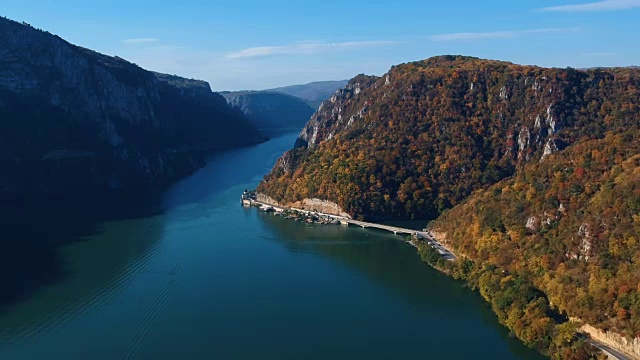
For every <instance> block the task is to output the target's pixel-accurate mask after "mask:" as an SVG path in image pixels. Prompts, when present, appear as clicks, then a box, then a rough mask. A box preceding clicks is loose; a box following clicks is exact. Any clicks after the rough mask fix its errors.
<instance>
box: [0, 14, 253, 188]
mask: <svg viewBox="0 0 640 360" xmlns="http://www.w3.org/2000/svg"><path fill="white" fill-rule="evenodd" d="M261 139H262V137H261V135H260V134H259V133H258V132H257V130H256V129H255V128H254V127H253V126H252V125H250V123H249V122H248V120H247V119H246V118H245V117H244V116H243V115H242V114H241V113H239V112H238V111H236V110H233V109H231V108H230V107H228V106H227V105H226V102H225V100H224V99H223V98H222V97H221V96H220V95H218V94H215V93H213V92H211V90H210V88H209V85H208V84H207V83H206V82H202V81H196V80H189V79H182V78H179V77H175V76H168V75H162V74H156V73H152V72H149V71H146V70H144V69H142V68H140V67H138V66H137V65H135V64H132V63H129V62H127V61H125V60H123V59H121V58H118V57H110V56H106V55H103V54H99V53H96V52H94V51H91V50H88V49H84V48H81V47H78V46H75V45H72V44H70V43H68V42H66V41H65V40H63V39H61V38H59V37H57V36H54V35H52V34H49V33H47V32H43V31H40V30H36V29H34V28H32V27H30V26H28V25H26V24H20V23H17V22H14V21H11V20H7V19H4V18H0V166H2V169H3V173H4V174H5V175H3V176H2V177H0V194H1V195H6V194H23V193H50V192H76V191H82V190H87V191H89V190H91V191H93V190H97V191H100V190H105V189H109V188H132V187H146V186H150V185H164V184H167V183H169V182H171V181H174V180H176V179H178V178H180V177H182V176H185V175H187V174H189V173H191V172H193V171H194V170H196V169H198V168H199V167H201V166H202V165H203V164H204V153H205V152H206V151H211V150H214V149H217V148H223V147H228V146H237V145H243V144H249V143H255V142H257V141H259V140H261Z"/></svg>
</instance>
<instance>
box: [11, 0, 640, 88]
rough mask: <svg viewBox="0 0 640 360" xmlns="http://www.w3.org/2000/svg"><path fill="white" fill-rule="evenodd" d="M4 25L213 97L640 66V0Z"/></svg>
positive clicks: (76, 14) (286, 6) (247, 8)
mask: <svg viewBox="0 0 640 360" xmlns="http://www.w3.org/2000/svg"><path fill="white" fill-rule="evenodd" d="M0 15H2V16H6V17H8V18H11V19H13V20H17V21H25V22H27V23H29V24H31V25H33V26H34V27H36V28H40V29H43V30H47V31H49V32H51V33H53V34H56V35H59V36H61V37H62V38H64V39H66V40H68V41H69V42H71V43H74V44H77V45H80V46H84V47H87V48H90V49H93V50H96V51H99V52H102V53H105V54H109V55H117V56H120V57H122V58H125V59H127V60H129V61H131V62H134V63H136V64H138V65H140V66H142V67H144V68H146V69H149V70H154V71H159V72H164V73H170V74H176V75H180V76H184V77H189V78H196V79H202V80H206V81H208V82H209V83H210V84H211V87H212V89H214V90H241V89H255V90H260V89H266V88H273V87H278V86H285V85H293V84H303V83H307V82H311V81H320V80H342V79H350V78H352V77H353V76H355V75H357V74H360V73H365V74H371V75H382V74H384V73H385V72H387V71H388V70H389V68H390V67H391V66H392V65H397V64H401V63H406V62H411V61H417V60H423V59H426V58H429V57H431V56H435V55H443V54H461V55H470V56H477V57H481V58H489V59H497V60H506V61H511V62H515V63H519V64H532V65H539V66H554V67H567V66H571V67H575V68H582V67H595V66H628V65H640V47H638V46H637V43H638V39H640V22H639V20H640V0H604V1H595V2H594V1H588V0H587V1H584V0H559V1H550V0H535V1H529V0H518V1H506V0H500V1H499V0H483V1H479V0H476V1H458V0H448V1H440V0H435V1H434V0H432V1H428V0H417V1H413V0H406V1H401V0H394V1H378V0H367V1H361V0H341V1H335V0H323V1H315V0H309V1H302V0H299V1H294V0H290V1H284V0H272V1H268V0H243V1H234V0H226V1H224V2H222V1H218V0H202V1H200V0H183V1H164V0H155V1H136V0H110V1H86V0H66V1H59V0H21V1H6V2H4V4H3V5H2V7H0Z"/></svg>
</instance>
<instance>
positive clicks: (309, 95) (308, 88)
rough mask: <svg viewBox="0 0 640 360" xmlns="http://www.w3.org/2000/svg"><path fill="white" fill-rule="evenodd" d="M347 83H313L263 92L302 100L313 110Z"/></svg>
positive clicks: (341, 81) (345, 81) (344, 81)
mask: <svg viewBox="0 0 640 360" xmlns="http://www.w3.org/2000/svg"><path fill="white" fill-rule="evenodd" d="M348 82H349V80H339V81H315V82H311V83H308V84H304V85H292V86H284V87H279V88H275V89H269V90H265V91H268V92H278V93H283V94H287V95H291V96H295V97H298V98H301V99H304V100H305V101H306V102H307V103H308V104H309V106H311V107H312V108H314V110H315V109H317V108H318V106H320V104H321V103H322V102H323V101H324V100H326V99H328V98H329V97H330V96H331V95H332V94H333V93H334V92H336V91H337V90H339V89H342V88H343V87H345V86H347V83H348Z"/></svg>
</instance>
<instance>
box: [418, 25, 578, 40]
mask: <svg viewBox="0 0 640 360" xmlns="http://www.w3.org/2000/svg"><path fill="white" fill-rule="evenodd" d="M579 30H580V29H578V28H544V29H530V30H511V31H490V32H463V33H451V34H439V35H432V36H430V37H429V38H430V39H431V40H433V41H460V40H485V39H514V38H518V37H521V36H526V35H532V34H557V33H570V32H576V31H579Z"/></svg>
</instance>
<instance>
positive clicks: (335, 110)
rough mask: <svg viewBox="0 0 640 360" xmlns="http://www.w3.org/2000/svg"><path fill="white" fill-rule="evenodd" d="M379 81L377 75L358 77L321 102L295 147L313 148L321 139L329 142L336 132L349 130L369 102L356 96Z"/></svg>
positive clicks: (364, 112) (360, 116)
mask: <svg viewBox="0 0 640 360" xmlns="http://www.w3.org/2000/svg"><path fill="white" fill-rule="evenodd" d="M378 79H379V78H378V77H376V76H367V75H358V76H356V77H355V78H353V79H351V80H350V81H349V82H348V83H347V85H346V86H345V88H344V89H340V90H338V91H336V92H335V93H334V94H333V95H331V97H330V98H329V99H327V100H325V101H323V102H322V104H320V107H319V108H318V111H317V112H316V113H315V114H313V116H312V117H311V120H309V122H308V123H307V124H306V125H305V127H304V128H303V129H302V132H301V133H300V136H299V137H298V140H297V141H296V144H295V147H296V148H298V147H314V146H316V145H318V144H319V143H321V142H322V141H324V140H331V139H333V137H334V136H335V134H336V133H337V132H340V131H343V130H345V129H347V128H348V127H350V126H351V125H352V124H353V123H354V121H355V120H356V119H362V117H363V116H364V114H366V112H367V108H368V106H369V105H370V102H369V101H367V100H366V99H364V97H359V95H360V93H362V91H363V90H364V89H367V88H369V87H372V86H374V84H375V83H376V81H377V80H378Z"/></svg>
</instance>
